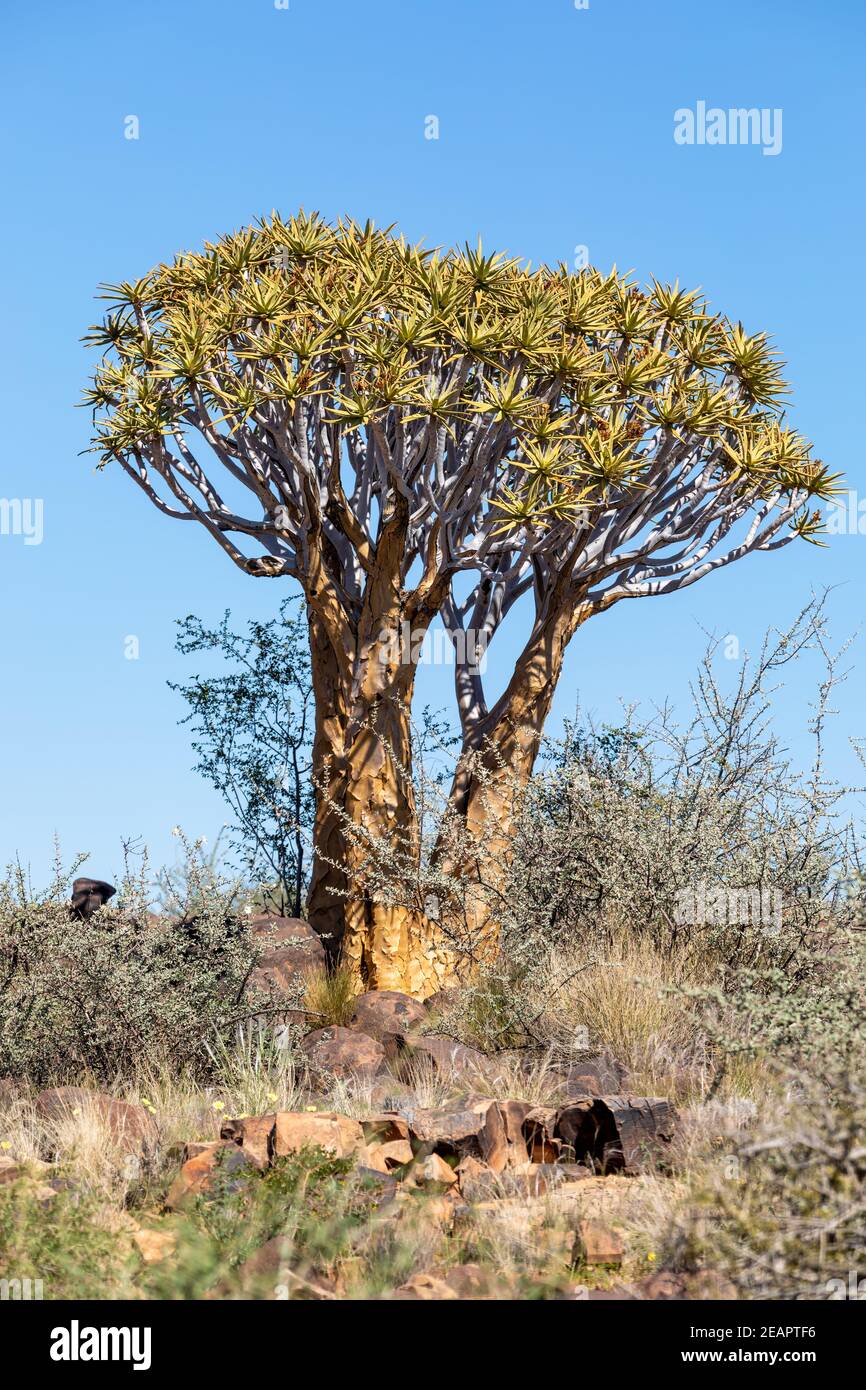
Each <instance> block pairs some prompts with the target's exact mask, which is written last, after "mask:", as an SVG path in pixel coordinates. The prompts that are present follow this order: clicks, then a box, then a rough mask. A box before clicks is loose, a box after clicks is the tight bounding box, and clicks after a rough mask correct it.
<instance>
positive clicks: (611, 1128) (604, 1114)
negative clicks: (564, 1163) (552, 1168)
mask: <svg viewBox="0 0 866 1390" xmlns="http://www.w3.org/2000/svg"><path fill="white" fill-rule="evenodd" d="M675 1126H676V1111H675V1109H674V1107H673V1106H672V1105H671V1104H670V1103H669V1102H668V1101H666V1100H660V1099H648V1098H646V1097H634V1096H610V1095H608V1096H604V1097H603V1098H601V1099H593V1098H590V1097H586V1098H585V1099H583V1100H575V1101H572V1102H571V1103H569V1104H567V1105H565V1106H563V1107H562V1108H561V1109H560V1110H559V1111H558V1112H557V1116H556V1124H555V1133H556V1136H557V1137H558V1138H559V1139H560V1140H561V1141H562V1143H563V1144H565V1145H566V1146H568V1147H569V1148H570V1149H571V1150H572V1151H573V1153H574V1156H575V1158H576V1159H577V1160H578V1161H579V1162H583V1161H585V1162H587V1163H589V1164H590V1166H592V1167H594V1168H595V1169H596V1170H597V1171H600V1172H603V1173H622V1172H624V1173H629V1174H635V1173H639V1172H641V1170H642V1169H643V1168H644V1167H646V1166H648V1165H652V1164H654V1163H655V1162H656V1161H657V1160H658V1158H659V1156H660V1155H661V1154H663V1152H664V1149H665V1147H666V1146H667V1145H668V1144H670V1141H671V1139H672V1138H673V1135H674V1129H675Z"/></svg>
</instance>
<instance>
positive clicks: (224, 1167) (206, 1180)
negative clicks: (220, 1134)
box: [165, 1140, 256, 1211]
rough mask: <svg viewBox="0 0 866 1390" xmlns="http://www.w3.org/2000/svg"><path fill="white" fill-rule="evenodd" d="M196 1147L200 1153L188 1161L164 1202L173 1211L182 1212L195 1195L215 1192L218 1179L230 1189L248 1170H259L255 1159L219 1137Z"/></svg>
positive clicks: (200, 1195) (199, 1195)
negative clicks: (216, 1140)
mask: <svg viewBox="0 0 866 1390" xmlns="http://www.w3.org/2000/svg"><path fill="white" fill-rule="evenodd" d="M196 1148H197V1150H198V1152H197V1153H196V1154H195V1155H194V1156H191V1157H189V1158H188V1159H187V1160H186V1162H185V1163H184V1165H183V1167H182V1168H181V1170H180V1172H179V1173H178V1175H177V1177H176V1178H175V1180H174V1182H173V1183H172V1185H171V1187H170V1188H169V1192H168V1196H167V1197H166V1199H165V1204H166V1206H167V1207H168V1208H169V1210H171V1211H179V1210H180V1209H181V1208H182V1207H184V1206H185V1205H186V1204H187V1203H188V1202H191V1201H193V1200H194V1199H195V1198H196V1197H202V1196H207V1195H208V1194H210V1193H212V1192H213V1190H214V1188H215V1186H216V1184H217V1182H218V1181H219V1182H220V1183H223V1182H225V1183H226V1184H227V1186H228V1187H229V1188H231V1187H232V1186H234V1185H235V1184H236V1182H237V1181H239V1180H240V1178H241V1177H242V1176H243V1175H244V1174H245V1173H249V1172H255V1171H256V1169H255V1165H254V1164H253V1162H252V1160H251V1159H250V1158H249V1156H248V1155H247V1154H245V1153H244V1151H243V1149H241V1148H239V1147H238V1146H237V1144H232V1143H226V1142H225V1140H219V1141H218V1142H217V1143H215V1144H207V1145H204V1146H199V1145H196Z"/></svg>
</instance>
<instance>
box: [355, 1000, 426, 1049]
mask: <svg viewBox="0 0 866 1390" xmlns="http://www.w3.org/2000/svg"><path fill="white" fill-rule="evenodd" d="M426 1017H427V1010H426V1008H425V1007H424V1005H423V1004H420V1003H419V1002H418V1000H417V999H413V998H412V996H411V995H410V994H401V993H400V991H399V990H396V989H380V990H373V991H371V992H370V993H369V994H361V995H359V996H358V998H357V999H356V1000H355V1012H354V1013H353V1014H352V1018H351V1021H350V1023H349V1027H350V1028H357V1029H358V1030H359V1031H360V1032H362V1033H366V1035H367V1037H370V1038H375V1040H376V1042H378V1043H381V1044H382V1046H383V1048H384V1049H385V1055H386V1056H387V1057H388V1058H389V1059H390V1060H393V1059H394V1058H395V1057H396V1056H397V1054H398V1053H399V1052H400V1051H401V1049H402V1048H403V1046H404V1045H405V1042H406V1039H407V1038H408V1037H409V1036H410V1034H411V1033H412V1031H413V1029H416V1028H417V1027H418V1026H419V1025H420V1024H422V1023H423V1022H424V1020H425V1019H426Z"/></svg>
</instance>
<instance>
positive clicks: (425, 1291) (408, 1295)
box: [394, 1274, 460, 1303]
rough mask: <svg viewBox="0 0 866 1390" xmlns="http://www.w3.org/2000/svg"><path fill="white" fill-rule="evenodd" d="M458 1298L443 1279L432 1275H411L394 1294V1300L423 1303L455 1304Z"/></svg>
mask: <svg viewBox="0 0 866 1390" xmlns="http://www.w3.org/2000/svg"><path fill="white" fill-rule="evenodd" d="M459 1296H460V1295H459V1294H458V1293H457V1292H456V1291H455V1290H454V1289H452V1288H451V1287H450V1285H449V1284H446V1282H445V1280H444V1279H440V1278H437V1277H436V1276H435V1275H433V1274H413V1275H412V1278H411V1279H407V1280H406V1283H405V1284H401V1285H400V1287H399V1289H397V1290H396V1291H395V1293H394V1297H395V1298H399V1299H401V1300H405V1301H410V1300H411V1301H412V1302H423V1303H432V1302H443V1303H444V1302H451V1303H456V1301H457V1299H458V1298H459Z"/></svg>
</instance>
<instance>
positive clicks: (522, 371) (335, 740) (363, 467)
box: [86, 214, 834, 994]
mask: <svg viewBox="0 0 866 1390" xmlns="http://www.w3.org/2000/svg"><path fill="white" fill-rule="evenodd" d="M104 298H105V299H106V300H108V301H109V306H110V307H109V312H108V314H107V316H106V318H105V319H104V321H103V323H102V324H101V325H99V326H98V327H95V328H94V329H93V330H92V331H91V333H90V335H89V338H88V341H89V342H90V343H92V344H94V345H96V346H97V347H99V348H102V349H103V350H104V354H105V355H104V356H103V358H102V360H101V362H100V364H99V367H98V368H97V370H96V373H95V377H94V381H93V385H92V388H91V389H90V390H89V391H88V392H87V397H86V401H87V403H89V404H90V405H92V406H93V407H94V417H95V425H94V445H93V447H94V449H95V450H96V451H97V452H98V453H99V454H100V456H101V460H102V462H104V463H108V462H109V461H117V462H118V463H119V464H120V466H121V467H122V468H123V469H124V470H125V472H126V473H127V474H128V475H129V477H130V478H131V479H133V481H134V482H135V483H136V484H137V485H138V486H139V487H140V488H141V489H142V491H143V492H144V493H145V495H146V496H147V497H148V498H149V499H150V501H151V502H152V503H153V504H154V505H155V506H156V507H158V508H159V509H160V511H162V512H164V513H165V515H166V516H169V517H173V518H175V519H176V520H179V521H194V522H198V523H199V524H200V525H201V526H203V527H204V528H205V529H206V530H207V531H208V532H210V534H211V535H212V536H213V538H214V540H215V541H216V542H217V543H218V544H219V545H220V546H221V547H222V548H223V549H224V550H225V552H226V553H227V554H228V555H229V556H230V558H231V559H232V560H233V561H234V563H235V564H236V565H238V566H239V568H240V569H242V570H244V571H245V572H246V573H247V574H251V575H257V576H263V577H268V578H281V577H287V578H291V579H294V580H296V581H297V582H298V584H300V586H301V588H302V590H303V593H304V596H305V598H306V603H307V611H308V620H309V633H310V649H311V660H312V672H313V685H314V695H315V703H316V727H315V743H314V753H313V756H314V766H315V768H316V772H317V789H318V797H317V809H316V818H315V845H314V850H315V861H314V869H313V881H312V887H311V893H310V900H309V903H308V913H309V916H310V918H311V920H312V921H313V923H314V925H315V926H316V927H317V929H318V930H320V931H322V932H323V933H329V934H331V936H332V938H333V939H335V940H338V939H342V950H343V954H344V957H345V958H346V959H347V960H349V961H350V962H352V963H353V965H354V967H355V969H356V971H357V974H358V977H359V982H360V981H363V982H364V984H365V985H366V987H367V988H403V989H409V990H410V991H411V992H413V993H418V994H423V993H425V992H429V991H430V990H432V989H434V988H435V987H436V985H437V983H438V982H439V981H440V980H441V979H442V978H443V972H444V971H445V970H446V968H447V966H448V956H447V952H445V951H444V950H443V949H440V946H439V945H437V942H436V939H435V935H434V934H433V933H432V931H431V929H430V925H429V924H427V923H424V922H423V921H422V920H421V916H420V914H419V913H417V912H414V911H412V910H411V909H409V908H405V907H397V906H395V905H394V904H393V903H390V904H389V903H386V902H383V901H382V900H381V897H380V896H379V895H376V894H373V893H371V892H369V891H367V889H366V888H365V887H364V881H365V879H364V866H363V853H364V843H365V840H366V841H368V842H372V841H374V840H379V841H382V842H385V843H388V842H389V841H390V842H393V843H395V844H396V843H399V844H400V845H401V846H402V847H403V848H404V849H405V847H406V846H407V845H408V846H409V847H410V848H411V846H412V845H413V843H414V842H415V840H416V838H417V825H416V817H415V806H414V802H413V793H412V782H411V777H410V776H408V775H406V774H407V770H408V769H409V768H410V767H411V747H410V732H409V716H408V712H409V709H410V707H411V701H412V694H413V684H414V679H415V671H416V664H417V653H418V646H419V641H420V638H421V636H422V635H423V633H424V632H425V631H426V630H427V629H428V627H429V625H430V623H431V622H432V621H433V620H434V619H435V618H437V617H438V616H440V615H441V618H442V620H443V622H444V624H445V626H446V628H447V629H448V631H449V633H450V634H451V636H452V640H453V641H454V644H455V665H454V669H455V682H456V699H457V707H458V710H459V717H460V725H461V729H462V738H463V751H462V753H461V755H460V759H459V762H458V766H457V771H456V776H455V782H454V787H453V790H452V796H451V807H452V810H453V812H454V813H455V814H456V815H458V816H459V817H462V818H463V821H464V823H465V826H466V829H467V833H468V835H469V836H470V838H471V837H472V836H474V837H481V836H482V835H484V836H485V837H486V838H487V839H488V842H489V843H491V844H493V846H494V847H497V846H499V847H502V848H503V849H504V848H505V846H506V842H507V837H508V831H509V824H508V821H509V817H508V814H507V811H506V800H505V794H504V781H505V779H506V778H508V779H509V780H510V784H511V786H512V787H513V785H514V781H515V779H516V781H517V783H518V785H519V784H520V783H521V782H525V781H526V779H528V777H529V776H530V773H531V770H532V765H533V759H534V757H535V754H536V752H537V749H538V744H539V739H540V737H541V732H542V727H543V724H544V720H545V718H546V716H547V713H548V711H549V708H550V704H551V700H552V697H553V693H554V689H555V686H556V681H557V678H558V676H559V674H560V671H561V667H562V660H563V656H564V653H565V650H566V647H567V645H568V642H569V640H570V639H571V637H572V635H573V634H574V632H575V630H576V629H577V628H578V627H579V626H580V625H581V624H582V623H583V622H585V621H586V619H587V618H589V617H591V616H592V615H593V614H596V613H600V612H602V611H604V610H605V609H607V608H610V607H611V606H612V605H613V604H614V603H616V602H617V601H618V600H620V599H624V598H637V597H640V596H648V595H653V594H665V593H670V592H672V591H673V590H676V589H682V588H684V587H685V586H686V585H689V584H693V583H695V581H696V580H698V579H701V578H702V577H703V576H704V575H707V574H710V573H711V572H712V571H713V570H716V569H719V568H721V567H722V566H724V565H727V564H730V563H731V562H732V561H733V560H736V559H739V558H740V557H741V556H744V555H747V554H749V553H750V552H752V551H757V550H765V551H766V550H774V549H776V548H777V547H779V546H781V545H784V544H786V543H787V542H788V541H790V540H791V539H792V538H793V537H795V536H798V535H799V536H801V537H804V538H806V539H809V540H811V539H814V538H815V537H816V535H817V533H818V531H819V529H820V522H819V518H818V513H817V512H816V511H814V510H810V506H811V504H812V503H813V501H814V499H816V498H824V497H827V496H828V495H830V493H831V492H832V491H833V488H834V479H833V478H832V477H831V476H830V475H829V474H828V473H827V471H826V469H825V468H824V466H823V465H822V464H821V463H820V461H812V460H811V458H810V447H809V445H808V444H807V442H806V441H805V440H804V439H803V438H802V437H801V436H800V435H799V434H797V433H796V432H794V431H793V430H792V429H790V428H788V427H787V425H786V424H785V423H784V420H783V417H782V411H781V406H780V404H779V403H780V400H781V398H782V397H783V395H784V392H785V387H784V383H783V381H782V378H781V376H780V367H779V362H778V359H777V357H776V355H775V354H774V352H773V351H772V350H771V347H770V345H769V343H768V341H767V339H766V337H765V335H763V334H758V335H756V336H749V335H748V334H747V333H746V332H744V330H743V328H742V326H741V325H739V324H732V323H730V322H728V321H727V320H726V319H724V318H721V317H719V316H715V315H711V314H709V313H708V311H707V308H706V305H705V303H704V302H703V300H702V299H701V298H700V297H699V295H698V294H697V293H686V292H685V291H684V290H681V289H679V287H678V286H677V285H675V286H673V287H671V286H663V285H660V284H658V283H656V282H653V283H652V285H651V286H650V287H648V289H647V291H643V290H641V289H639V288H637V287H636V286H635V285H634V284H632V283H631V282H630V281H629V280H628V279H627V278H624V277H622V276H620V275H618V274H617V273H616V271H613V272H611V273H610V274H609V275H603V274H601V273H599V272H598V271H595V270H592V269H586V270H583V271H581V272H579V273H572V272H570V271H569V270H568V269H566V267H564V266H559V267H558V268H556V269H550V268H548V267H544V266H542V267H540V268H539V269H538V270H532V269H530V268H529V267H527V266H524V265H522V264H520V263H518V262H517V261H515V260H511V259H509V258H507V257H505V256H503V255H485V254H484V253H483V251H482V249H481V247H480V245H479V247H478V249H477V250H473V249H471V248H470V247H468V246H467V247H466V248H465V249H464V250H463V251H449V252H448V253H447V254H441V253H439V252H432V251H426V250H423V249H421V248H420V247H416V246H410V245H407V244H406V242H405V241H404V240H403V239H402V238H399V237H396V236H394V235H392V234H391V232H390V231H378V230H375V229H374V228H373V227H372V226H371V225H369V224H368V225H367V226H366V227H363V228H362V227H359V226H358V225H356V224H355V223H353V222H351V221H344V222H340V223H339V224H338V225H337V226H336V227H332V226H329V225H327V224H326V223H325V222H323V221H322V220H321V219H320V218H319V217H318V216H306V215H304V214H301V215H299V216H298V217H295V218H292V219H291V220H289V221H284V220H283V219H282V218H280V217H279V216H277V215H276V214H275V215H273V216H272V217H271V218H269V219H264V220H263V221H262V222H261V223H260V224H258V225H256V226H254V227H250V228H247V229H245V230H243V231H241V232H238V233H234V234H231V235H228V236H226V237H224V238H222V239H221V240H220V241H218V242H216V243H215V244H213V245H211V244H206V246H205V248H204V250H203V251H202V252H200V253H184V254H181V255H179V256H178V257H177V259H176V260H175V261H174V262H173V264H171V265H161V266H158V267H157V268H155V269H154V270H152V271H151V272H150V273H149V274H147V275H145V276H144V278H143V279H141V280H139V281H137V282H135V283H129V284H122V285H119V286H110V287H104ZM515 605H520V606H521V611H522V612H523V613H524V615H525V625H526V633H527V636H526V642H525V646H524V647H523V650H522V651H521V653H520V655H519V657H518V660H517V662H516V663H515V666H514V671H513V674H512V676H511V678H510V680H508V681H507V683H506V686H505V689H504V691H503V693H502V694H501V696H500V697H499V698H498V699H497V700H496V701H495V703H492V704H488V701H487V700H486V698H485V692H484V684H483V679H482V675H481V672H480V670H479V661H478V653H479V648H482V649H483V648H488V649H489V647H490V644H491V642H493V641H494V639H495V636H496V633H497V631H498V629H499V628H500V626H501V624H502V623H503V621H504V620H505V618H506V617H507V616H508V614H509V613H510V612H511V610H512V609H513V608H514V607H515ZM406 633H408V634H410V640H409V641H408V642H401V641H399V640H396V639H398V638H399V636H400V634H406ZM500 779H501V780H502V784H503V790H502V794H501V796H499V792H498V790H497V788H498V782H499V780H500ZM482 784H483V788H484V795H483V796H482V795H481V792H480V788H481V786H482ZM498 796H499V803H500V804H499V807H498V810H497V797H498ZM452 867H453V869H454V871H455V872H456V873H464V874H465V873H467V872H469V869H468V866H467V864H466V863H464V864H462V865H461V864H454V865H453V866H452ZM440 944H441V943H440Z"/></svg>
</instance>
